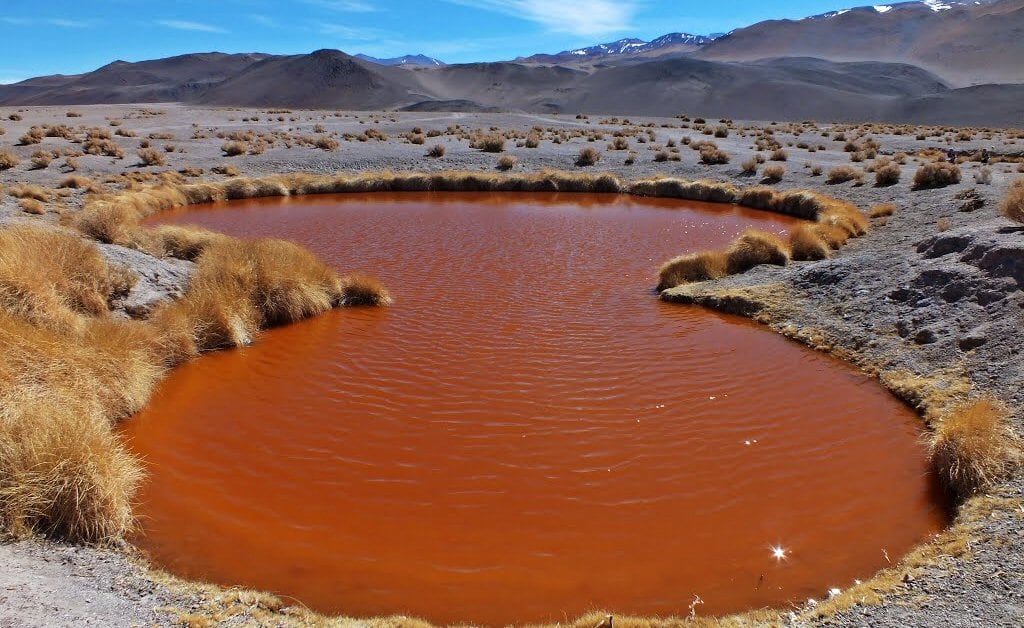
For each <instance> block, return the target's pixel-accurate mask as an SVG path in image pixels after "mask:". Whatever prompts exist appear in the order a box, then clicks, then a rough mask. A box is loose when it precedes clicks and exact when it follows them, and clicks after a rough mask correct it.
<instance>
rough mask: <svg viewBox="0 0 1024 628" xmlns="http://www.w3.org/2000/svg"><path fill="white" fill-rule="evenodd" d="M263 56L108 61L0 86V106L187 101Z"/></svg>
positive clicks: (209, 55)
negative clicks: (83, 69) (87, 68)
mask: <svg viewBox="0 0 1024 628" xmlns="http://www.w3.org/2000/svg"><path fill="white" fill-rule="evenodd" d="M267 57H268V55H264V54H255V53H254V54H223V53H220V52H211V53H200V54H188V55H180V56H177V57H168V58H166V59H156V60H153V61H140V62H137V63H129V62H127V61H114V62H113V63H109V64H107V65H105V66H103V67H102V68H99V69H98V70H94V71H93V72H88V73H86V74H78V75H70V76H64V75H56V76H45V77H40V78H34V79H29V80H27V81H22V82H20V83H15V84H13V85H3V86H0V104H19V105H71V104H93V103H130V102H168V101H178V100H182V101H185V100H191V99H193V98H195V97H196V96H197V95H198V94H201V93H202V92H203V91H205V89H206V88H208V87H209V86H210V85H213V84H216V83H219V82H221V81H223V80H225V79H227V78H228V77H231V76H234V75H236V74H238V73H239V72H241V71H242V70H244V69H245V68H247V67H249V66H250V65H252V64H253V63H256V62H258V61H260V60H262V59H265V58H267Z"/></svg>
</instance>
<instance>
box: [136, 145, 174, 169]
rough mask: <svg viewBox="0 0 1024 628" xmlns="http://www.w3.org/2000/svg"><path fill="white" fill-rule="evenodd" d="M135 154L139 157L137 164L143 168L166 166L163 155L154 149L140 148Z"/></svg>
mask: <svg viewBox="0 0 1024 628" xmlns="http://www.w3.org/2000/svg"><path fill="white" fill-rule="evenodd" d="M137 154H138V156H139V163H141V164H142V165H143V166H164V165H166V164H167V159H166V158H165V157H164V155H163V153H161V152H160V151H158V150H157V149H155V148H142V149H140V150H139V152H138V153H137Z"/></svg>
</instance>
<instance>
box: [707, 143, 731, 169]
mask: <svg viewBox="0 0 1024 628" xmlns="http://www.w3.org/2000/svg"><path fill="white" fill-rule="evenodd" d="M700 161H701V163H704V164H708V165H709V166H713V165H718V164H727V163H729V153H727V152H725V151H724V150H722V149H720V148H718V147H717V146H715V145H714V144H712V143H710V142H708V143H705V144H704V145H703V146H701V147H700Z"/></svg>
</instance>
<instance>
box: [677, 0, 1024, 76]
mask: <svg viewBox="0 0 1024 628" xmlns="http://www.w3.org/2000/svg"><path fill="white" fill-rule="evenodd" d="M695 54H696V55H697V56H699V57H700V58H702V59H708V60H715V61H753V60H757V59H765V58H775V57H818V58H822V59H829V60H832V61H885V62H893V63H909V64H912V65H917V66H919V67H921V68H924V69H926V70H928V71H930V72H932V73H934V74H936V75H937V76H939V77H941V78H943V79H944V80H946V81H947V82H949V83H950V84H951V85H955V86H966V85H977V84H982V83H1024V0H984V1H982V2H976V1H972V2H951V1H946V2H938V1H936V0H931V1H928V2H908V3H899V4H893V5H877V6H867V7H861V8H857V9H850V10H847V11H835V12H832V13H826V14H824V15H820V16H815V17H812V18H807V19H803V20H770V21H767V22H761V23H759V24H755V25H753V26H750V27H748V28H742V29H739V30H737V31H734V32H732V33H729V34H728V35H726V36H724V37H721V38H719V39H717V40H715V41H714V42H712V43H710V44H708V45H706V46H704V47H703V48H702V49H701V50H700V51H699V52H697V53H695Z"/></svg>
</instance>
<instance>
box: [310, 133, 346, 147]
mask: <svg viewBox="0 0 1024 628" xmlns="http://www.w3.org/2000/svg"><path fill="white" fill-rule="evenodd" d="M313 145H314V146H316V147H317V148H319V149H320V150H327V151H334V150H338V147H339V146H341V144H340V143H339V142H338V140H336V139H334V138H333V137H328V136H326V135H321V136H320V137H318V138H316V141H315V142H314V143H313Z"/></svg>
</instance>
